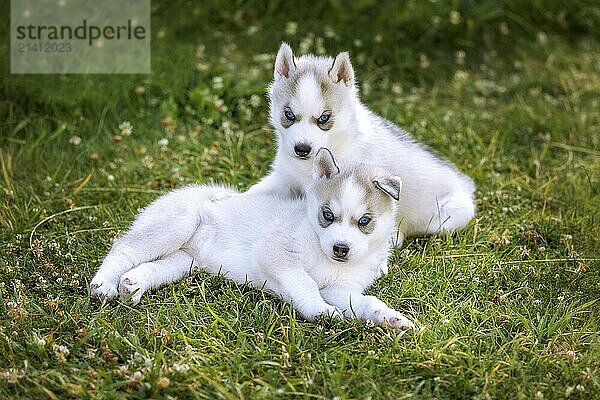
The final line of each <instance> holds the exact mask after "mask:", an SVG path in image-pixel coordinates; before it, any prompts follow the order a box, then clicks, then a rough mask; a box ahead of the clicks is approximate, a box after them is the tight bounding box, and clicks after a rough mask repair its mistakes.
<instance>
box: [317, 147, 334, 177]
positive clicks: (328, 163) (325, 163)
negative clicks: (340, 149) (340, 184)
mask: <svg viewBox="0 0 600 400" xmlns="http://www.w3.org/2000/svg"><path fill="white" fill-rule="evenodd" d="M339 173H340V169H339V168H338V166H337V164H336V163H335V159H334V158H333V154H331V151H329V149H326V148H325V147H321V148H320V149H319V151H317V155H316V156H315V159H314V161H313V178H315V179H317V178H323V177H324V178H327V179H330V178H332V177H334V176H335V175H337V174H339Z"/></svg>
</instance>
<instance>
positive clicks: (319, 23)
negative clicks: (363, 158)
mask: <svg viewBox="0 0 600 400" xmlns="http://www.w3.org/2000/svg"><path fill="white" fill-rule="evenodd" d="M7 3H8V2H4V3H3V4H2V6H0V15H2V16H3V17H2V22H3V24H0V25H1V26H0V34H1V35H2V37H3V38H6V36H7V35H8V21H7V17H5V16H6V15H8V4H7ZM168 4H171V2H169V3H168ZM198 4H200V3H198ZM223 4H224V3H222V2H217V1H207V2H202V6H200V5H195V3H190V2H183V1H182V2H178V3H175V4H174V5H172V6H170V5H167V4H161V3H158V2H156V1H155V2H153V20H152V34H153V43H152V57H153V59H152V67H153V73H152V74H151V75H121V76H117V75H107V76H105V75H66V76H60V75H31V76H18V75H10V74H9V62H8V48H7V46H8V40H3V41H2V42H1V43H0V52H1V53H2V54H3V60H5V62H4V63H2V64H0V73H1V76H2V85H0V145H1V149H0V156H1V157H0V186H1V188H0V240H1V241H2V250H0V277H1V280H0V398H35V399H40V398H141V397H153V398H206V399H213V398H224V399H230V398H296V397H297V398H328V399H329V398H334V397H338V398H411V397H417V398H445V399H456V398H537V399H541V398H547V399H554V398H567V397H568V398H598V397H599V396H600V342H599V332H600V321H599V317H598V316H599V315H600V306H599V302H598V300H599V297H600V296H599V293H600V251H599V250H598V249H599V247H600V239H599V238H600V112H599V111H598V110H600V61H599V60H600V42H599V40H600V29H598V26H600V8H599V7H598V6H597V4H596V3H595V2H592V1H573V2H569V3H563V2H542V1H533V2H523V3H521V2H517V1H503V2H474V1H473V2H471V1H456V2H453V3H452V4H450V3H449V2H441V1H440V2H431V3H429V2H406V3H405V4H402V5H394V3H392V2H384V3H382V4H383V5H382V6H380V7H376V5H375V2H372V1H360V2H352V3H351V5H344V4H342V3H341V2H337V1H334V0H331V1H329V2H324V3H322V4H319V5H316V6H314V7H311V8H307V7H300V6H299V5H298V4H294V2H272V3H271V2H270V3H269V5H264V4H259V3H258V2H242V1H239V2H235V3H233V2H232V4H230V5H228V6H227V5H223ZM451 11H458V12H460V15H458V16H457V15H456V14H452V15H453V16H452V17H451ZM315 15H316V16H320V17H319V18H316V17H315ZM319 19H320V20H319ZM323 21H326V22H323ZM290 22H297V23H298V24H297V28H296V32H295V33H294V32H293V31H294V25H293V24H290ZM286 29H287V31H288V33H286ZM281 40H286V41H289V42H290V43H291V44H292V46H293V47H294V48H295V49H296V50H297V49H299V48H300V47H304V48H305V49H306V50H309V51H313V52H314V51H321V50H322V51H325V52H326V53H328V54H332V53H335V52H337V51H340V50H345V49H348V50H350V51H351V54H352V58H353V61H354V65H355V69H356V74H357V77H358V80H359V84H360V87H361V91H362V98H363V100H364V101H365V102H366V103H367V104H368V105H369V107H371V108H372V109H373V110H374V111H376V112H378V113H380V114H382V115H384V116H385V117H387V118H389V119H391V120H392V121H395V122H396V123H398V124H399V125H401V126H404V127H406V128H407V129H408V130H410V131H411V132H413V133H414V135H415V137H417V138H418V139H419V140H421V141H423V142H425V143H427V144H429V145H431V146H432V147H433V148H434V149H436V150H437V151H439V152H440V153H441V154H443V155H444V156H446V157H447V158H448V159H450V160H451V161H452V162H454V163H456V165H457V166H458V167H459V168H460V169H461V170H463V171H465V172H466V173H468V174H469V175H470V176H472V177H473V178H474V180H475V181H476V183H477V187H478V190H477V204H478V215H477V217H476V218H475V219H474V220H473V222H472V223H471V224H470V225H469V227H468V228H467V229H465V230H463V231H461V232H459V233H456V234H454V235H452V236H449V237H428V238H412V239H409V240H408V241H407V242H406V243H405V245H404V247H403V248H402V249H398V250H397V251H396V252H395V254H394V256H393V258H392V259H391V260H390V273H389V274H388V275H387V276H385V277H384V278H383V279H381V280H380V281H378V282H377V283H376V284H375V285H374V286H373V287H372V288H371V289H370V292H372V293H374V294H377V295H378V296H379V297H381V298H382V299H384V300H385V301H386V302H388V303H389V304H390V305H392V306H394V307H396V308H398V309H400V310H406V311H407V312H409V313H411V314H412V315H413V316H415V317H416V318H417V319H418V320H419V321H420V322H421V323H422V324H423V326H424V329H423V331H420V332H410V333H407V334H401V333H399V332H395V331H392V330H389V329H385V328H382V327H372V326H365V325H362V324H360V323H351V322H343V323H335V322H328V321H324V322H323V323H321V324H314V323H307V322H304V321H302V320H301V319H299V317H298V316H297V315H296V313H295V312H294V311H293V309H292V308H291V307H289V306H288V305H286V304H283V303H282V302H280V301H278V300H276V299H274V298H272V297H270V296H268V295H266V294H264V293H262V292H260V291H257V290H253V289H250V288H246V287H240V286H237V285H235V284H233V283H231V282H229V281H227V280H226V279H223V278H221V277H214V276H207V275H197V276H193V277H191V278H188V279H186V280H185V281H182V282H180V283H177V284H174V285H169V286H166V287H163V288H161V289H159V290H157V291H154V292H152V293H150V294H149V295H147V296H145V298H144V299H143V301H142V303H141V304H140V305H139V306H138V307H135V308H131V307H129V306H127V305H126V304H122V303H119V302H114V303H108V304H104V303H101V302H98V301H92V300H90V299H89V297H88V289H87V286H88V283H89V280H90V279H91V277H92V275H93V274H94V272H95V270H96V268H97V267H98V265H99V263H100V261H101V260H102V258H103V256H104V254H105V253H106V251H107V250H108V248H109V246H110V243H111V240H112V239H113V238H114V237H115V236H118V235H119V234H120V233H121V232H122V231H123V230H124V229H126V228H127V226H128V224H129V223H130V222H131V221H132V220H133V218H134V217H135V215H136V213H137V210H138V208H140V207H143V206H145V205H146V204H148V203H149V202H150V201H151V200H152V199H154V198H155V197H157V196H158V195H159V194H160V193H164V192H165V191H167V190H169V189H171V188H174V187H178V186H180V185H183V184H187V183H192V182H212V181H217V182H225V183H229V184H233V185H235V186H238V187H239V188H241V189H245V188H247V187H249V186H251V185H252V184H253V183H255V182H256V181H257V180H258V179H259V178H260V177H261V176H263V175H264V174H265V173H266V172H267V171H268V169H269V165H270V160H271V159H272V157H273V155H274V142H273V135H272V133H271V129H270V128H269V127H268V124H267V118H266V114H267V103H266V99H265V96H264V93H265V87H266V85H267V83H268V81H269V80H270V78H271V76H272V71H271V68H272V62H273V57H274V53H275V52H276V50H277V47H278V45H279V42H280V41H281ZM201 45H203V46H204V47H203V49H204V50H203V51H202V50H201V51H198V48H199V46H201ZM461 52H464V60H463V53H461ZM217 76H219V77H221V78H222V83H221V82H220V81H219V80H218V79H217V80H215V79H214V77H217ZM141 87H143V89H144V90H143V93H141V89H139V88H141ZM136 89H137V90H136ZM215 96H216V97H215ZM217 98H218V99H221V100H222V103H220V102H216V101H215V100H216V99H217ZM225 107H226V108H225ZM123 121H130V122H131V124H132V126H133V133H132V134H131V135H130V136H127V135H122V133H121V132H120V129H119V124H120V123H121V122H123ZM115 135H120V136H121V138H120V139H119V138H117V137H115ZM75 137H78V138H80V139H81V141H80V143H79V144H74V143H77V140H76V138H75ZM60 346H64V347H60ZM67 351H68V354H67ZM136 371H139V373H136Z"/></svg>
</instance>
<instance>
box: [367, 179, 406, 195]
mask: <svg viewBox="0 0 600 400" xmlns="http://www.w3.org/2000/svg"><path fill="white" fill-rule="evenodd" d="M373 183H374V184H375V186H376V187H377V189H379V190H381V191H382V192H384V193H385V194H387V195H388V196H390V197H391V198H392V199H394V200H396V201H397V200H400V191H401V190H402V180H400V178H399V177H397V176H394V175H388V176H382V177H377V178H375V180H374V181H373Z"/></svg>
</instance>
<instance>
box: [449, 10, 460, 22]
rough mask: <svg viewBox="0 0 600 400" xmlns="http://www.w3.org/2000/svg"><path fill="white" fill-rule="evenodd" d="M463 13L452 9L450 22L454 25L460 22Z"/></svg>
mask: <svg viewBox="0 0 600 400" xmlns="http://www.w3.org/2000/svg"><path fill="white" fill-rule="evenodd" d="M460 20H461V15H460V13H459V12H458V11H454V10H453V11H450V23H451V24H452V25H458V24H460Z"/></svg>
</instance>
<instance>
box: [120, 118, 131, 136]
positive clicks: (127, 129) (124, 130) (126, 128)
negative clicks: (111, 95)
mask: <svg viewBox="0 0 600 400" xmlns="http://www.w3.org/2000/svg"><path fill="white" fill-rule="evenodd" d="M119 130H120V131H121V135H123V136H130V135H131V133H132V132H133V125H131V122H129V121H123V122H121V123H120V124H119Z"/></svg>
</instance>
